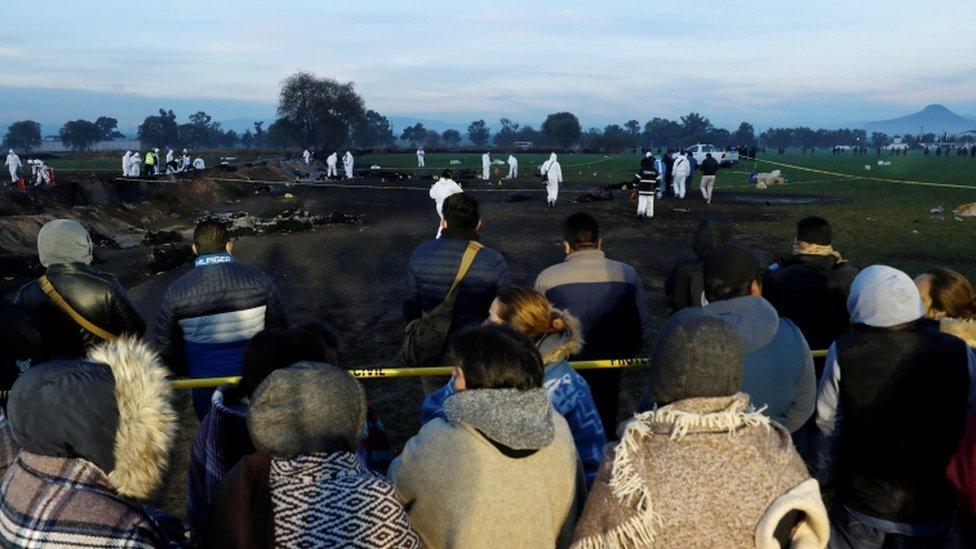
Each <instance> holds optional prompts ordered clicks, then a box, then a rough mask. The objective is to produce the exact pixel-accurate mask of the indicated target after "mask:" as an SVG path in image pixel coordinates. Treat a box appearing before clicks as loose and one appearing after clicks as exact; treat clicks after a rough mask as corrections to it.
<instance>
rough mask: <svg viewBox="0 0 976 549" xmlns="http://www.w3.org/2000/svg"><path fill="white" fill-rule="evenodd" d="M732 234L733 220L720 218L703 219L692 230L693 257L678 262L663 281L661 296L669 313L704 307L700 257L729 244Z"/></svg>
mask: <svg viewBox="0 0 976 549" xmlns="http://www.w3.org/2000/svg"><path fill="white" fill-rule="evenodd" d="M732 231H733V225H732V220H731V219H728V218H719V217H716V218H705V219H703V220H701V221H700V222H699V223H698V226H697V227H695V234H694V236H693V237H692V244H691V245H692V249H693V250H694V252H695V258H694V259H689V260H685V261H682V262H679V263H678V264H677V265H675V267H674V269H672V270H671V273H670V274H669V275H668V278H667V279H666V280H665V281H664V293H665V294H666V295H667V296H668V303H669V304H670V305H671V312H672V313H674V312H678V311H680V310H681V309H685V308H687V307H703V306H704V305H705V304H706V302H705V300H704V296H705V281H704V275H703V274H702V259H701V258H702V256H704V255H705V253H706V252H708V251H709V250H711V249H712V248H715V247H717V246H721V245H722V244H726V243H728V242H730V241H731V240H732Z"/></svg>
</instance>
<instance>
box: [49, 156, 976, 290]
mask: <svg viewBox="0 0 976 549" xmlns="http://www.w3.org/2000/svg"><path fill="white" fill-rule="evenodd" d="M276 154H277V153H273V152H269V151H222V152H208V153H203V157H204V159H205V160H206V161H207V164H208V166H213V165H215V163H216V162H217V159H218V158H219V157H220V156H224V155H227V156H235V157H237V158H238V161H241V160H253V159H256V158H262V157H263V158H270V157H273V156H274V155H276ZM507 156H508V155H507V153H499V154H498V155H497V156H496V158H499V159H502V160H504V159H505V158H507ZM517 156H518V158H519V171H520V177H519V179H518V180H517V181H515V182H506V183H505V184H506V185H508V186H513V185H518V186H520V187H523V188H524V187H530V188H534V187H536V186H537V185H538V176H537V175H536V174H537V171H536V169H537V167H538V166H539V165H540V164H541V163H542V162H543V161H544V160H546V159H547V158H548V155H547V154H521V153H520V154H517ZM879 159H880V160H885V161H890V162H891V166H878V165H877V161H878V160H879ZM452 160H460V161H461V165H454V166H452V165H451V164H450V162H451V161H452ZM639 161H640V156H639V155H635V154H630V155H600V154H563V155H560V162H561V163H562V166H563V173H564V176H565V179H566V180H567V182H569V183H578V184H589V185H604V184H610V183H618V182H622V181H626V180H629V179H630V178H631V177H632V174H633V172H634V171H635V169H636V167H637V165H638V163H639ZM50 164H51V165H52V166H54V167H55V169H57V170H63V176H70V175H78V174H79V173H83V172H86V171H116V170H119V169H120V167H119V166H120V164H121V157H120V156H119V155H109V154H88V155H84V154H80V155H63V156H61V157H59V158H57V159H54V160H52V161H51V162H50ZM356 164H357V166H358V167H365V166H369V165H373V164H376V165H380V166H382V167H384V168H416V165H417V159H416V155H415V154H414V153H413V152H408V153H391V154H375V155H365V156H362V157H359V158H357V159H356ZM779 164H787V165H792V166H797V167H785V166H779ZM865 165H870V166H871V170H870V171H866V170H865V169H864V167H865ZM444 168H453V169H459V168H467V169H472V170H475V171H476V172H478V173H480V171H481V155H480V154H478V153H430V154H428V155H427V171H432V172H437V171H439V170H441V169H444ZM776 168H780V169H782V170H783V172H784V173H785V174H786V175H787V176H788V177H789V183H788V184H787V185H785V186H782V187H774V188H771V189H769V190H767V191H758V190H756V189H755V188H754V187H753V186H752V185H751V184H749V183H747V181H746V180H747V178H748V176H749V174H750V173H751V172H753V171H770V170H773V169H776ZM820 172H833V173H820ZM507 173H508V167H507V166H493V167H492V174H493V179H495V178H500V177H502V176H504V175H505V174H507ZM837 174H842V175H837ZM845 175H846V176H848V177H845ZM697 179H698V177H697V176H696V177H695V181H693V182H691V184H690V185H689V196H690V197H692V199H698V195H697ZM881 179H897V180H908V181H913V182H919V183H926V184H935V185H950V187H940V186H929V185H918V184H906V183H897V182H891V181H883V180H881ZM954 186H958V187H961V188H957V187H954ZM732 190H734V191H735V192H741V193H757V194H758V193H771V194H777V195H783V194H785V195H812V196H824V197H833V198H836V199H838V200H839V201H838V202H833V203H826V204H824V203H820V204H808V205H789V206H762V205H757V206H756V207H757V208H767V209H768V210H769V211H770V212H773V213H778V214H782V215H775V216H770V219H771V220H770V221H751V222H744V223H742V224H741V227H740V229H741V231H742V232H744V233H747V234H749V235H752V236H753V237H754V239H755V240H757V241H760V242H763V243H765V244H766V245H765V246H764V247H766V248H767V249H775V250H787V249H789V244H790V241H791V239H792V222H793V221H794V220H796V219H799V218H801V217H803V216H806V215H813V214H816V215H820V216H823V217H826V218H828V219H829V220H831V222H832V223H833V225H834V231H835V241H836V247H837V248H838V249H839V250H840V251H841V252H842V253H844V254H845V255H846V256H848V257H850V258H851V259H852V261H854V262H855V263H857V264H859V265H866V264H870V263H876V262H884V263H889V264H891V265H893V266H896V267H899V268H902V269H905V270H906V271H908V272H910V273H917V272H919V271H921V270H924V269H926V268H928V267H930V266H933V265H945V266H949V267H951V268H954V269H957V270H959V271H960V272H963V273H964V274H966V275H967V276H968V277H970V278H972V279H974V280H976V254H974V253H973V250H974V242H976V240H974V237H976V218H967V219H965V220H963V221H955V220H954V219H953V217H952V215H951V211H952V210H953V209H955V208H956V207H958V206H959V205H961V204H964V203H967V202H973V201H976V159H974V158H971V157H968V156H967V157H958V156H955V155H953V156H948V157H946V156H943V157H935V156H934V155H930V156H925V155H923V154H921V153H920V152H918V151H912V153H911V154H909V155H907V156H890V155H888V154H887V153H882V155H881V156H880V157H878V156H876V155H875V154H874V153H873V152H872V153H869V154H867V155H865V156H854V155H852V154H851V153H849V152H846V153H844V154H843V155H839V156H835V155H833V154H831V153H830V151H829V150H820V151H817V152H816V154H801V153H799V152H788V153H786V154H783V155H778V154H776V153H772V154H769V155H765V156H762V155H761V156H760V159H759V160H757V161H753V160H746V161H743V162H740V163H739V164H738V165H737V166H735V167H732V168H729V169H724V170H722V171H720V172H719V176H718V183H717V186H716V192H717V194H716V197H717V199H718V200H721V198H720V195H721V193H722V192H729V191H732ZM935 207H943V208H945V209H946V212H947V213H946V215H944V216H941V217H939V216H935V217H933V216H931V215H930V214H929V210H930V209H932V208H935ZM783 219H787V220H789V221H783Z"/></svg>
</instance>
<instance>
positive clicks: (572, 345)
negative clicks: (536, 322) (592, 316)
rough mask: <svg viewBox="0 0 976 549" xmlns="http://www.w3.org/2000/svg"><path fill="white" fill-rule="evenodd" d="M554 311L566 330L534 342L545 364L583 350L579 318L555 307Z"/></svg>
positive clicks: (558, 360)
mask: <svg viewBox="0 0 976 549" xmlns="http://www.w3.org/2000/svg"><path fill="white" fill-rule="evenodd" d="M556 312H557V313H559V315H560V316H562V319H563V322H565V323H566V327H567V328H566V331H564V332H563V333H561V334H551V335H548V336H546V337H544V338H542V340H540V341H539V342H538V343H537V344H536V347H538V348H539V354H540V355H542V363H543V364H545V365H546V366H549V365H550V364H556V363H557V362H562V361H563V360H565V359H567V358H569V357H571V356H573V355H575V354H576V353H578V352H580V351H582V350H583V328H582V325H581V324H580V321H579V319H578V318H576V317H575V316H573V315H571V314H569V312H568V311H561V310H558V309H556Z"/></svg>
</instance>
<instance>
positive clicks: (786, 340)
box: [702, 296, 817, 432]
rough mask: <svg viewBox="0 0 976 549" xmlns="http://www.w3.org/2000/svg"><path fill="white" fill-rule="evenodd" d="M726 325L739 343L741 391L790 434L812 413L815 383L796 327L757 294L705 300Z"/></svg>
mask: <svg viewBox="0 0 976 549" xmlns="http://www.w3.org/2000/svg"><path fill="white" fill-rule="evenodd" d="M702 312H703V313H704V314H706V315H710V316H715V317H718V318H721V319H722V320H725V321H726V322H728V323H729V324H731V325H732V327H733V329H735V331H736V333H737V334H738V335H739V341H740V342H741V343H742V354H743V361H742V362H743V366H742V370H743V371H742V392H744V393H746V394H748V395H749V396H750V398H751V400H752V402H753V403H754V404H755V405H756V406H757V407H758V408H760V409H761V410H763V412H764V413H765V414H766V415H767V416H769V418H771V419H773V420H774V421H776V422H778V423H779V424H780V425H782V426H784V427H786V429H787V430H789V431H790V432H794V431H796V430H798V429H799V428H800V427H802V426H803V424H804V423H806V421H807V420H808V419H809V418H810V416H811V415H813V411H814V407H815V404H816V394H817V381H816V373H815V372H814V368H813V355H812V354H811V353H810V347H809V346H808V345H807V342H806V340H805V339H804V338H803V334H802V333H801V332H800V329H799V328H797V327H796V324H793V323H792V322H791V321H790V320H788V319H785V318H780V317H779V315H778V314H776V309H774V308H773V306H772V305H770V303H769V302H768V301H766V300H765V299H763V298H761V297H758V296H743V297H737V298H733V299H728V300H724V301H716V302H714V303H709V304H708V305H706V306H705V308H703V309H702Z"/></svg>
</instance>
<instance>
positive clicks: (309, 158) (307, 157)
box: [302, 149, 312, 165]
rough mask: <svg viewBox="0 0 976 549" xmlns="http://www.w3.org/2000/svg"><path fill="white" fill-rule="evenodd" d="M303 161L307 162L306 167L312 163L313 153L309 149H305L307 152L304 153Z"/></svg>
mask: <svg viewBox="0 0 976 549" xmlns="http://www.w3.org/2000/svg"><path fill="white" fill-rule="evenodd" d="M302 160H304V161H305V164H306V165H308V164H311V163H312V153H311V152H309V150H308V149H305V152H303V153H302Z"/></svg>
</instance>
